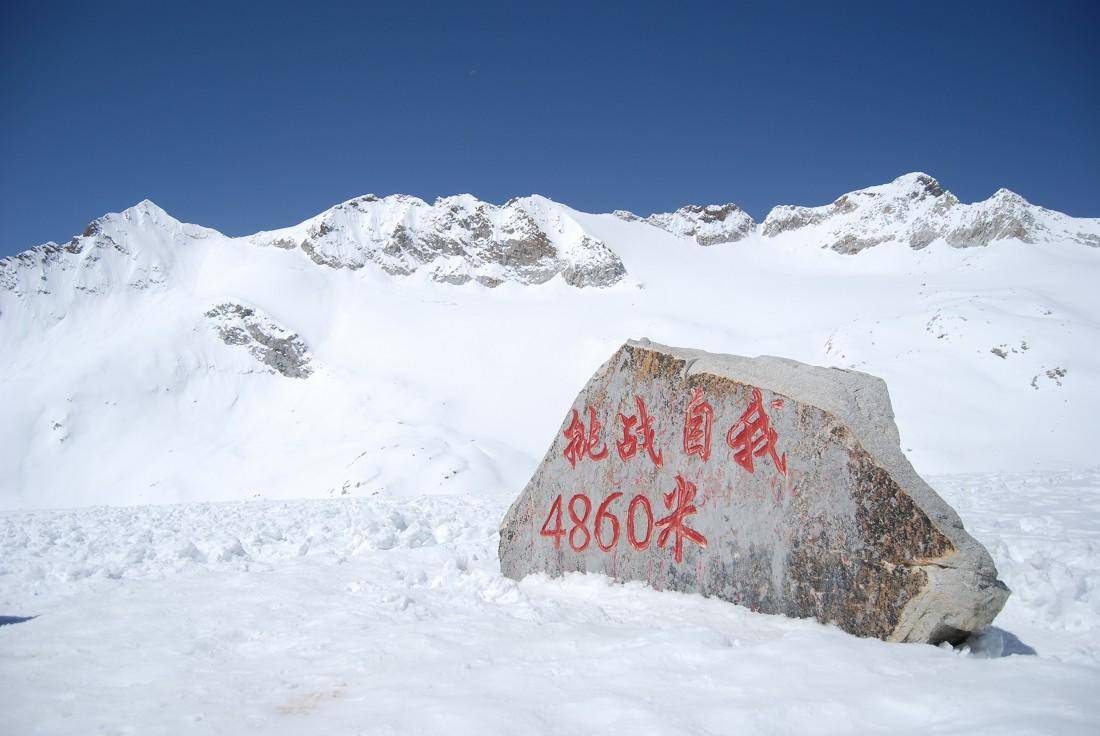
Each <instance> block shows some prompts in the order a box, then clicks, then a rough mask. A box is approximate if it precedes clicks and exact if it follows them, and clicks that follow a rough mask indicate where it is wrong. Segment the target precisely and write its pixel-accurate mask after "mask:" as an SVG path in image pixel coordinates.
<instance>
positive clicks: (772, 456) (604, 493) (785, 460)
mask: <svg viewBox="0 0 1100 736" xmlns="http://www.w3.org/2000/svg"><path fill="white" fill-rule="evenodd" d="M500 561H501V568H502V570H503V571H504V573H505V574H506V575H508V576H510V577H514V578H520V577H523V576H524V575H527V574H530V573H535V572H542V573H548V574H550V575H561V574H563V573H566V572H571V571H585V572H599V573H604V574H606V575H609V576H611V577H614V578H616V579H618V580H624V581H625V580H641V581H645V582H647V583H649V584H650V585H652V586H654V587H656V588H659V589H669V590H677V591H684V592H690V593H701V594H703V595H705V596H714V597H718V598H722V599H724V600H727V601H730V602H732V603H737V604H741V605H744V606H747V607H749V608H751V609H753V610H755V611H761V612H764V613H773V614H784V615H787V616H793V617H813V618H816V619H818V620H820V621H823V622H829V623H835V624H836V625H837V626H839V627H840V628H842V629H844V630H845V631H848V632H850V633H852V634H856V635H859V636H872V637H878V638H881V639H886V640H890V641H917V642H940V641H958V640H961V639H962V638H964V637H965V636H967V634H968V633H970V632H973V631H977V630H979V629H981V628H983V627H985V626H987V625H989V623H990V622H991V621H992V620H993V618H994V617H995V616H996V615H997V613H998V612H999V611H1000V610H1001V608H1002V606H1003V605H1004V603H1005V600H1006V599H1007V597H1008V590H1007V588H1006V587H1005V586H1004V584H1003V583H1001V582H1000V581H999V580H998V579H997V571H996V569H995V567H994V565H993V562H992V560H991V558H990V556H989V554H988V552H987V551H986V550H985V549H984V548H983V547H982V546H981V545H980V544H979V543H978V542H977V541H975V540H974V539H973V538H972V537H971V536H970V535H969V534H967V532H966V531H965V530H964V529H963V526H962V523H961V521H960V520H959V517H958V515H957V514H956V513H955V512H954V510H952V509H951V507H950V506H948V505H947V503H946V502H944V501H943V500H942V499H941V498H940V497H939V496H937V495H936V493H935V492H934V491H933V490H932V489H931V488H929V487H928V485H927V484H925V483H924V481H923V480H921V478H920V477H919V476H918V475H917V474H916V472H915V471H914V470H913V468H912V466H911V465H910V464H909V462H908V461H907V460H906V459H905V457H904V455H903V454H902V452H901V449H900V445H899V440H898V432H897V427H896V426H895V424H894V418H893V412H892V410H891V407H890V400H889V396H888V394H887V391H886V385H885V383H884V382H883V381H882V380H881V379H878V378H875V377H873V376H869V375H867V374H864V373H858V372H855V371H846V370H840V369H831V368H818V367H815V366H809V365H805V364H802V363H797V362H795V361H791V360H785V359H781V358H770V357H763V358H743V357H738V356H729V355H713V354H709V353H704V352H701V351H696V350H684V349H679V348H669V347H665V346H661V345H657V344H655V343H650V342H648V341H641V342H634V341H631V342H628V343H626V344H625V345H624V346H623V347H622V348H620V349H619V350H618V351H617V352H616V353H615V354H614V355H613V356H612V357H611V359H610V360H608V361H607V363H605V364H604V365H603V367H602V368H600V370H598V371H597V373H596V374H595V375H594V376H593V377H592V378H591V380H590V381H589V382H588V384H587V385H586V386H585V387H584V388H583V389H582V390H581V392H580V394H579V395H578V396H577V399H576V401H575V402H574V404H573V406H572V407H571V408H570V409H569V410H568V411H567V412H566V417H565V421H564V423H563V425H562V429H561V431H560V432H559V433H558V434H557V435H556V437H555V438H554V441H553V443H552V445H551V447H550V450H549V452H548V453H547V455H546V457H545V459H544V460H543V462H542V464H541V465H540V466H539V468H538V469H537V471H536V472H535V474H534V476H533V477H532V479H531V481H530V482H529V483H528V485H527V487H526V488H525V489H524V491H523V493H522V494H521V495H520V497H519V498H518V499H517V501H516V502H515V503H514V504H513V506H512V507H511V509H510V510H509V511H508V513H507V515H506V516H505V518H504V521H503V523H502V525H501V541H500Z"/></svg>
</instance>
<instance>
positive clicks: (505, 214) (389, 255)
mask: <svg viewBox="0 0 1100 736" xmlns="http://www.w3.org/2000/svg"><path fill="white" fill-rule="evenodd" d="M251 241H252V242H253V243H255V244H257V245H261V246H275V247H279V248H294V247H299V248H301V249H302V251H303V252H304V253H306V255H308V256H309V257H310V258H311V259H313V261H314V262H316V263H318V264H321V265H324V266H330V267H332V268H352V269H356V268H361V267H363V266H364V265H366V264H368V263H376V264H378V265H379V266H381V267H382V269H384V270H385V271H386V272H387V273H391V274H397V275H406V274H411V273H413V272H415V271H419V270H421V269H426V270H427V271H428V272H429V273H430V274H431V277H432V278H433V279H435V280H436V281H442V282H446V283H452V284H463V283H466V282H468V281H470V280H476V281H477V282H479V283H481V284H484V285H486V286H496V285H497V284H500V283H502V282H504V281H517V282H520V283H524V284H540V283H543V282H546V281H549V280H550V279H551V278H553V277H554V276H556V275H558V274H561V275H562V276H563V278H564V279H565V281H566V282H567V283H569V284H571V285H573V286H579V287H584V286H609V285H611V284H613V283H615V282H616V281H618V280H619V279H621V278H622V277H623V275H624V274H625V273H626V271H625V269H624V268H623V264H622V262H621V261H620V260H619V258H618V256H616V255H615V254H614V253H613V252H611V250H610V249H608V247H607V246H606V245H604V244H603V243H602V242H600V241H599V240H597V239H595V238H593V237H592V236H590V235H588V234H587V233H585V232H584V230H583V229H582V228H581V226H580V225H579V224H578V223H577V222H576V221H575V220H574V219H572V218H571V217H570V216H569V214H568V213H567V211H566V209H565V208H563V207H561V206H560V205H557V204H555V203H554V202H551V201H550V200H548V199H546V198H544V197H538V196H531V197H523V198H520V199H513V200H511V201H509V202H508V203H506V204H505V205H503V206H502V207H497V206H495V205H492V204H488V203H486V202H481V201H479V200H477V199H475V198H474V197H472V196H470V195H459V196H455V197H445V198H442V199H438V200H436V202H435V204H434V205H429V204H428V203H427V202H425V201H424V200H422V199H418V198H416V197H410V196H408V195H403V194H397V195H392V196H389V197H385V198H378V197H375V196H374V195H367V196H365V197H359V198H358V199H353V200H349V201H347V202H344V203H343V204H339V205H337V206H336V207H333V208H332V209H330V210H328V211H327V212H323V213H321V214H320V215H317V216H316V217H313V218H311V219H309V220H306V221H305V222H303V223H301V224H300V225H296V226H294V227H290V228H285V229H283V230H275V231H270V232H263V233H258V234H256V235H253V236H252V237H251Z"/></svg>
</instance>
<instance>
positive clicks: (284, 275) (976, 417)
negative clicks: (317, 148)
mask: <svg viewBox="0 0 1100 736" xmlns="http://www.w3.org/2000/svg"><path fill="white" fill-rule="evenodd" d="M913 176H916V175H913ZM913 176H911V177H909V179H913ZM902 180H907V179H906V177H902ZM902 180H899V181H902ZM903 184H904V181H903ZM905 186H908V185H907V184H906V185H905ZM903 188H904V187H903ZM880 189H882V190H883V191H892V192H893V193H894V194H892V195H890V196H891V197H893V196H894V195H897V194H898V191H900V190H898V187H896V186H893V185H886V187H885V188H880ZM855 194H856V193H853V195H851V196H852V197H854V196H855ZM860 196H861V197H862V195H860ZM883 196H885V195H883ZM944 196H946V195H944ZM842 199H843V198H842ZM355 202H359V204H358V205H354V206H353V203H355ZM353 203H345V204H344V205H340V206H338V207H336V208H334V209H333V210H330V211H329V212H327V213H322V215H319V216H318V217H316V218H312V219H311V220H308V221H306V222H305V223H303V224H301V225H299V226H295V227H293V228H288V229H285V230H282V231H272V232H268V233H261V234H258V235H254V236H249V237H244V238H227V237H225V236H223V235H221V234H219V233H217V232H216V231H213V230H208V229H206V228H201V227H197V226H194V225H186V224H182V223H179V222H178V221H176V220H175V219H173V218H172V217H171V216H169V215H168V214H167V213H165V212H164V211H163V210H161V209H160V208H158V207H156V205H153V204H152V203H150V202H143V203H141V204H139V205H137V206H135V207H133V208H131V209H129V210H126V211H125V212H123V213H121V214H117V215H108V216H106V217H104V218H101V219H100V220H97V221H96V222H94V223H93V224H92V225H91V226H89V229H88V231H87V232H86V233H85V234H84V235H83V236H80V237H77V238H74V239H73V240H72V241H70V242H69V243H68V244H66V245H64V246H56V245H47V246H42V247H39V248H38V249H35V250H32V251H28V252H27V253H24V254H21V255H20V256H17V257H15V258H12V259H6V260H5V261H4V262H2V263H0V345H2V346H3V360H2V361H0V401H2V402H3V405H4V406H5V412H4V418H3V421H0V508H3V507H7V508H28V507H57V506H74V505H84V504H97V503H119V504H131V503H148V502H178V501H191V500H218V499H243V498H254V497H263V498H286V497H302V496H332V495H341V494H345V493H347V494H355V495H364V494H368V493H374V492H376V491H380V490H384V491H385V492H387V493H390V494H407V493H412V494H420V493H425V492H429V493H477V494H483V493H490V492H496V491H499V490H501V489H509V490H512V491H515V490H516V489H518V488H520V487H521V486H522V485H523V483H524V482H525V481H526V479H527V477H528V475H529V473H530V471H531V470H532V469H533V468H534V466H535V463H536V462H537V460H538V458H539V457H540V456H541V455H542V453H543V452H544V451H545V448H546V446H547V445H548V444H549V442H550V439H551V437H552V436H553V433H554V432H556V431H558V428H559V427H558V425H559V423H560V421H561V418H562V417H561V415H562V412H564V410H565V408H566V407H567V406H568V405H569V404H570V402H571V400H572V398H573V396H574V395H575V392H576V390H577V389H578V387H579V386H581V385H583V383H584V381H585V380H586V379H587V377H588V376H589V375H590V374H591V372H592V371H593V370H594V369H595V368H596V367H597V366H598V365H599V364H600V363H601V362H602V361H603V360H604V359H605V358H606V357H607V356H608V355H610V354H611V353H612V352H613V351H614V350H615V349H616V348H617V347H618V346H619V345H620V344H621V343H622V342H623V341H624V340H625V339H627V338H629V337H642V336H645V337H650V338H653V339H655V340H658V341H661V342H664V343H667V344H674V345H687V346H693V347H699V348H704V349H708V350H712V351H717V352H733V353H740V354H747V355H754V354H763V353H770V354H776V355H784V356H789V357H792V358H796V359H800V360H804V361H807V362H811V363H817V364H824V365H838V366H844V367H848V366H850V367H855V368H858V369H860V370H864V371H868V372H871V373H875V374H878V375H881V376H883V377H884V378H886V380H887V382H888V384H889V386H890V390H891V393H892V396H893V401H894V407H895V411H896V413H897V416H898V421H899V426H900V428H901V433H902V437H903V440H904V446H905V448H906V449H907V451H908V452H909V454H910V456H911V458H912V459H913V461H914V464H915V465H916V467H917V469H918V470H920V471H923V472H960V471H980V470H1029V469H1054V468H1074V467H1082V466H1087V465H1091V464H1094V463H1095V462H1096V455H1095V435H1096V419H1095V417H1096V416H1097V412H1098V410H1100V398H1098V397H1100V366H1098V361H1100V352H1098V351H1097V350H1096V349H1095V347H1094V346H1095V345H1097V344H1100V322H1098V318H1100V293H1098V291H1097V289H1096V288H1095V284H1096V283H1097V276H1098V275H1100V270H1098V269H1100V249H1097V248H1092V247H1089V246H1088V245H1087V244H1083V243H1081V242H1077V241H1075V240H1065V239H1063V240H1055V241H1052V242H1046V241H1039V240H1037V241H1036V242H1034V243H1025V242H1023V241H1021V240H1011V239H1010V240H1004V241H999V242H996V243H994V244H992V245H990V246H989V247H985V248H954V247H951V246H950V245H949V244H948V243H947V242H946V241H945V240H943V239H939V240H936V241H934V242H932V243H931V244H930V245H928V246H927V247H925V248H922V249H920V250H913V249H912V248H911V247H910V244H909V243H907V242H903V241H898V240H889V241H884V242H882V243H881V244H879V245H877V246H875V247H873V248H867V249H864V250H863V251H862V252H859V253H858V254H856V255H842V254H839V253H837V252H834V251H833V250H832V249H829V248H821V247H820V245H821V242H819V239H818V238H817V236H816V235H814V233H815V232H817V231H816V230H812V228H811V230H812V231H808V232H807V233H805V234H800V232H801V231H800V230H798V229H794V230H791V231H786V232H784V233H782V235H780V236H775V237H772V236H767V235H765V234H764V233H763V232H754V233H752V234H750V235H748V236H746V237H744V238H743V239H741V240H739V241H738V242H736V243H730V244H722V245H712V246H710V247H706V248H704V247H701V246H700V245H699V244H698V243H697V242H696V240H695V239H693V238H690V237H687V236H677V235H674V234H672V233H669V232H666V231H663V230H661V229H660V228H657V227H654V226H652V225H651V224H648V223H646V222H644V221H640V220H629V219H624V218H623V217H621V216H615V215H593V214H585V213H581V212H576V211H574V210H572V209H570V208H568V207H565V206H563V205H560V204H556V203H553V202H550V201H549V200H545V199H543V198H539V197H530V198H525V199H522V200H514V201H513V202H512V203H510V204H509V205H505V206H504V207H500V208H497V207H493V206H491V205H483V204H478V203H477V202H476V200H473V199H472V198H469V197H455V198H449V199H447V200H440V201H439V202H437V203H436V205H434V206H429V205H426V204H425V203H423V202H422V201H420V200H414V199H413V198H408V197H387V198H385V199H377V198H363V199H361V200H353ZM418 203H419V204H418ZM960 206H962V205H960ZM1043 212H1045V211H1040V210H1038V209H1035V211H1034V212H1032V214H1033V215H1034V216H1035V217H1037V218H1039V219H1043V218H1044V217H1045V215H1043ZM478 213H481V214H480V215H479V214H478ZM903 219H904V218H903ZM1068 219H1072V218H1064V216H1061V215H1059V216H1058V218H1055V219H1050V218H1047V219H1045V220H1043V222H1044V223H1045V224H1044V227H1046V228H1047V230H1048V231H1051V232H1053V231H1054V227H1055V225H1056V224H1057V223H1060V222H1063V220H1068ZM462 222H465V223H466V224H465V225H460V224H459V223H462ZM517 222H527V223H532V224H531V225H530V227H531V228H533V229H532V230H530V232H529V233H528V235H529V236H530V237H529V238H528V241H525V242H528V244H530V243H535V244H536V245H537V244H538V243H543V242H544V241H545V242H546V243H550V244H551V246H552V251H553V255H548V256H546V259H543V260H540V259H539V258H535V259H534V260H530V259H527V260H524V261H523V263H524V264H526V265H524V266H522V267H520V266H518V265H516V264H515V262H513V261H507V262H506V259H505V260H500V261H499V262H495V261H492V259H491V258H489V255H487V254H490V253H497V252H498V251H499V248H498V246H501V247H503V246H502V244H506V243H512V244H513V245H516V243H517V242H519V241H516V240H511V241H510V240H508V239H507V238H508V237H511V236H507V237H506V235H504V234H502V233H505V231H508V232H511V233H513V234H514V233H515V232H516V231H517V230H516V228H518V227H519V226H518V225H516V224H515V223H517ZM905 222H908V221H907V220H905ZM1074 222H1075V223H1076V225H1075V227H1076V228H1077V229H1080V230H1082V231H1084V230H1087V229H1088V228H1089V227H1094V226H1095V221H1088V220H1076V221H1074ZM379 223H381V224H379ZM398 225H401V226H402V227H403V228H404V229H403V231H402V232H404V233H405V234H406V235H405V236H402V237H400V238H396V240H394V238H395V237H396V236H393V232H394V230H395V228H396V227H397V226H398ZM509 228H511V230H509ZM322 231H324V233H323V234H321V233H322ZM460 231H461V232H465V233H467V234H466V235H461V233H460ZM884 232H885V231H884ZM310 233H313V234H312V235H311V234H310ZM386 233H389V235H388V236H387V235H385V234H386ZM441 233H443V235H441ZM447 233H449V235H447ZM477 233H481V234H482V235H484V237H483V238H481V239H480V240H479V239H478V238H479V237H481V236H480V235H477ZM414 235H416V237H414ZM444 235H446V237H444ZM429 236H430V237H429ZM386 237H389V238H390V240H386ZM433 238H434V239H435V240H432V239H433ZM463 238H465V240H463ZM307 240H309V241H311V243H312V244H311V245H307V244H305V241H307ZM429 241H431V242H437V243H441V244H440V245H439V249H440V250H439V251H438V253H436V252H435V251H433V253H436V255H438V254H439V253H443V252H444V251H446V250H448V249H452V250H453V249H454V247H457V246H454V243H458V242H461V243H465V245H464V246H463V248H464V249H465V250H464V251H463V252H464V253H465V255H462V256H454V258H451V257H447V258H444V257H443V256H442V255H439V257H434V256H433V257H432V258H427V257H426V256H424V258H421V259H420V260H418V258H419V257H418V256H414V254H415V253H420V252H421V251H420V250H418V249H421V248H422V247H427V246H426V245H425V243H428V242H429ZM287 243H297V245H295V246H293V247H284V246H285V245H286V244H287ZM394 243H396V245H394ZM410 243H411V245H410ZM593 244H599V245H598V247H597V246H595V245H593ZM391 246H393V247H391ZM399 246H401V247H399ZM404 246H407V248H406V249H405V250H402V247H404ZM452 246H453V247H452ZM516 247H517V248H519V249H520V250H523V248H520V246H518V245H517V246H516ZM525 247H526V246H525ZM532 247H535V246H532ZM605 251H606V252H605ZM500 252H502V251H500ZM535 252H541V251H539V250H538V247H535ZM608 254H610V255H608ZM421 255H422V256H423V255H424V254H423V253H421ZM391 256H392V257H393V258H397V259H398V260H399V261H400V263H403V264H405V266H407V268H406V269H405V270H406V271H408V273H407V275H403V276H401V275H394V273H391V272H403V271H400V270H398V271H395V268H396V266H395V264H398V261H392V262H391V261H387V260H385V259H386V258H390V257H391ZM376 258H379V259H382V260H381V261H377V260H374V259H376ZM455 258H457V259H458V260H454V259H455ZM318 259H320V260H321V262H318ZM401 259H404V260H401ZM508 264H511V265H508ZM540 264H541V265H540ZM615 264H621V267H622V273H621V274H620V275H619V276H618V277H617V280H614V281H611V280H610V279H608V280H606V285H605V286H603V287H601V288H595V287H594V286H589V287H586V288H576V287H575V286H574V285H572V284H576V283H579V282H578V281H577V280H576V279H573V280H572V284H571V283H570V276H569V275H568V273H567V272H569V273H574V274H577V273H585V274H590V275H591V274H601V273H603V274H606V273H609V271H608V270H607V269H608V268H610V269H611V272H615V271H616V268H615ZM452 266H453V270H450V271H448V270H446V269H447V268H451V267H452ZM543 266H546V267H547V268H550V269H551V270H553V269H559V270H558V275H557V276H554V278H551V279H550V280H549V281H545V282H544V283H532V282H534V281H539V280H541V279H542V278H543V277H544V276H546V274H547V273H548V271H538V269H539V268H542V267H543ZM463 269H465V270H463ZM531 269H535V270H534V271H533V270H531ZM569 269H573V271H571V272H570V271H569ZM448 274H449V275H450V276H454V277H455V278H453V279H451V280H454V281H461V280H463V278H464V277H465V276H469V277H470V280H468V281H466V282H465V283H463V284H461V285H456V284H453V283H446V281H447V280H448V279H449V278H450V276H448ZM456 274H463V275H464V276H463V278H459V277H458V276H457V275H456ZM479 279H480V281H479ZM497 279H501V281H500V285H498V286H496V288H487V287H486V286H485V285H484V284H492V283H496V282H497ZM440 280H442V281H444V283H440ZM597 281H598V282H599V283H604V282H603V281H599V279H597ZM673 430H674V428H664V429H663V430H660V431H673Z"/></svg>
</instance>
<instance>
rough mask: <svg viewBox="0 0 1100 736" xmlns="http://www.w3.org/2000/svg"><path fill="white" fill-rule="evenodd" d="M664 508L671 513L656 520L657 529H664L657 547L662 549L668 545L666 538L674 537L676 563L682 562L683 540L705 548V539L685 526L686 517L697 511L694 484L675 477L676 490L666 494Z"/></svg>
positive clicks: (658, 538)
mask: <svg viewBox="0 0 1100 736" xmlns="http://www.w3.org/2000/svg"><path fill="white" fill-rule="evenodd" d="M664 498H665V508H667V509H668V510H669V511H670V512H671V513H670V514H669V515H668V516H666V517H664V518H663V519H658V520H657V524H656V525H657V527H664V528H663V529H662V530H661V533H660V534H658V535H657V546H658V547H661V548H663V547H664V546H665V544H667V543H668V538H669V536H671V535H675V541H674V542H673V557H675V558H676V561H677V562H683V561H684V539H685V538H686V539H689V540H691V541H692V542H695V543H696V544H697V545H699V546H700V547H706V546H707V538H706V537H704V536H703V535H702V534H700V533H699V532H698V531H696V530H695V529H692V528H691V527H689V526H688V525H687V517H689V516H691V515H692V514H694V513H696V512H697V511H698V510H699V509H697V508H696V507H695V504H694V503H693V502H694V501H695V484H694V483H692V482H690V481H687V480H684V476H682V475H677V476H676V488H675V489H674V490H672V491H670V492H668V493H666V494H664Z"/></svg>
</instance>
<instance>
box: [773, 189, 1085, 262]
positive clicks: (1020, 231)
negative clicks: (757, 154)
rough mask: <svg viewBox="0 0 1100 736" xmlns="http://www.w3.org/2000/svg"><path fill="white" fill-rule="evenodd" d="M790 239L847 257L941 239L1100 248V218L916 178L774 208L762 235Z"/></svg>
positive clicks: (968, 244) (956, 243)
mask: <svg viewBox="0 0 1100 736" xmlns="http://www.w3.org/2000/svg"><path fill="white" fill-rule="evenodd" d="M788 233H797V234H798V236H799V237H801V238H807V237H809V238H810V239H812V240H813V241H815V242H816V243H817V244H818V245H819V246H820V247H822V248H831V249H832V250H835V251H837V252H840V253H846V254H853V253H859V252H860V251H863V250H866V249H867V248H870V247H873V246H876V245H879V244H881V243H888V242H895V241H896V242H901V243H905V244H907V245H909V246H910V247H912V248H914V249H921V248H924V247H926V246H928V245H931V244H932V243H934V242H936V241H937V240H941V239H942V240H943V241H944V242H946V243H947V244H948V245H950V246H952V247H954V248H972V247H978V246H985V245H989V244H990V243H993V242H996V241H999V240H1013V239H1014V240H1020V241H1023V242H1025V243H1039V242H1055V241H1063V242H1075V243H1080V244H1083V245H1090V246H1094V247H1095V246H1100V220H1096V219H1095V218H1075V217H1070V216H1068V215H1065V214H1063V213H1061V212H1054V211H1052V210H1048V209H1045V208H1043V207H1039V206H1037V205H1033V204H1031V203H1030V202H1028V201H1027V200H1025V199H1024V198H1023V197H1021V196H1020V195H1018V194H1015V193H1013V192H1010V191H1009V190H1007V189H1000V190H998V191H997V192H996V193H995V194H994V195H993V196H992V197H990V198H989V199H986V200H984V201H981V202H975V203H974V204H962V203H961V202H959V200H958V198H957V197H955V195H953V194H952V193H951V192H949V191H947V190H945V189H944V188H943V187H942V186H941V185H940V183H939V182H938V181H936V180H935V179H933V178H932V177H931V176H928V175H927V174H922V173H919V172H918V173H912V174H905V175H904V176H900V177H898V178H897V179H895V180H894V181H892V182H890V183H889V184H883V185H880V186H874V187H868V188H866V189H860V190H857V191H854V192H849V193H848V194H844V195H842V196H840V197H839V198H838V199H836V201H834V202H833V203H832V204H830V205H824V206H821V207H796V206H792V205H781V206H779V207H775V208H774V209H772V211H771V212H770V213H768V216H767V217H766V218H765V219H764V223H763V226H762V228H761V234H762V235H764V237H769V238H774V237H778V236H782V235H785V234H788Z"/></svg>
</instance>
